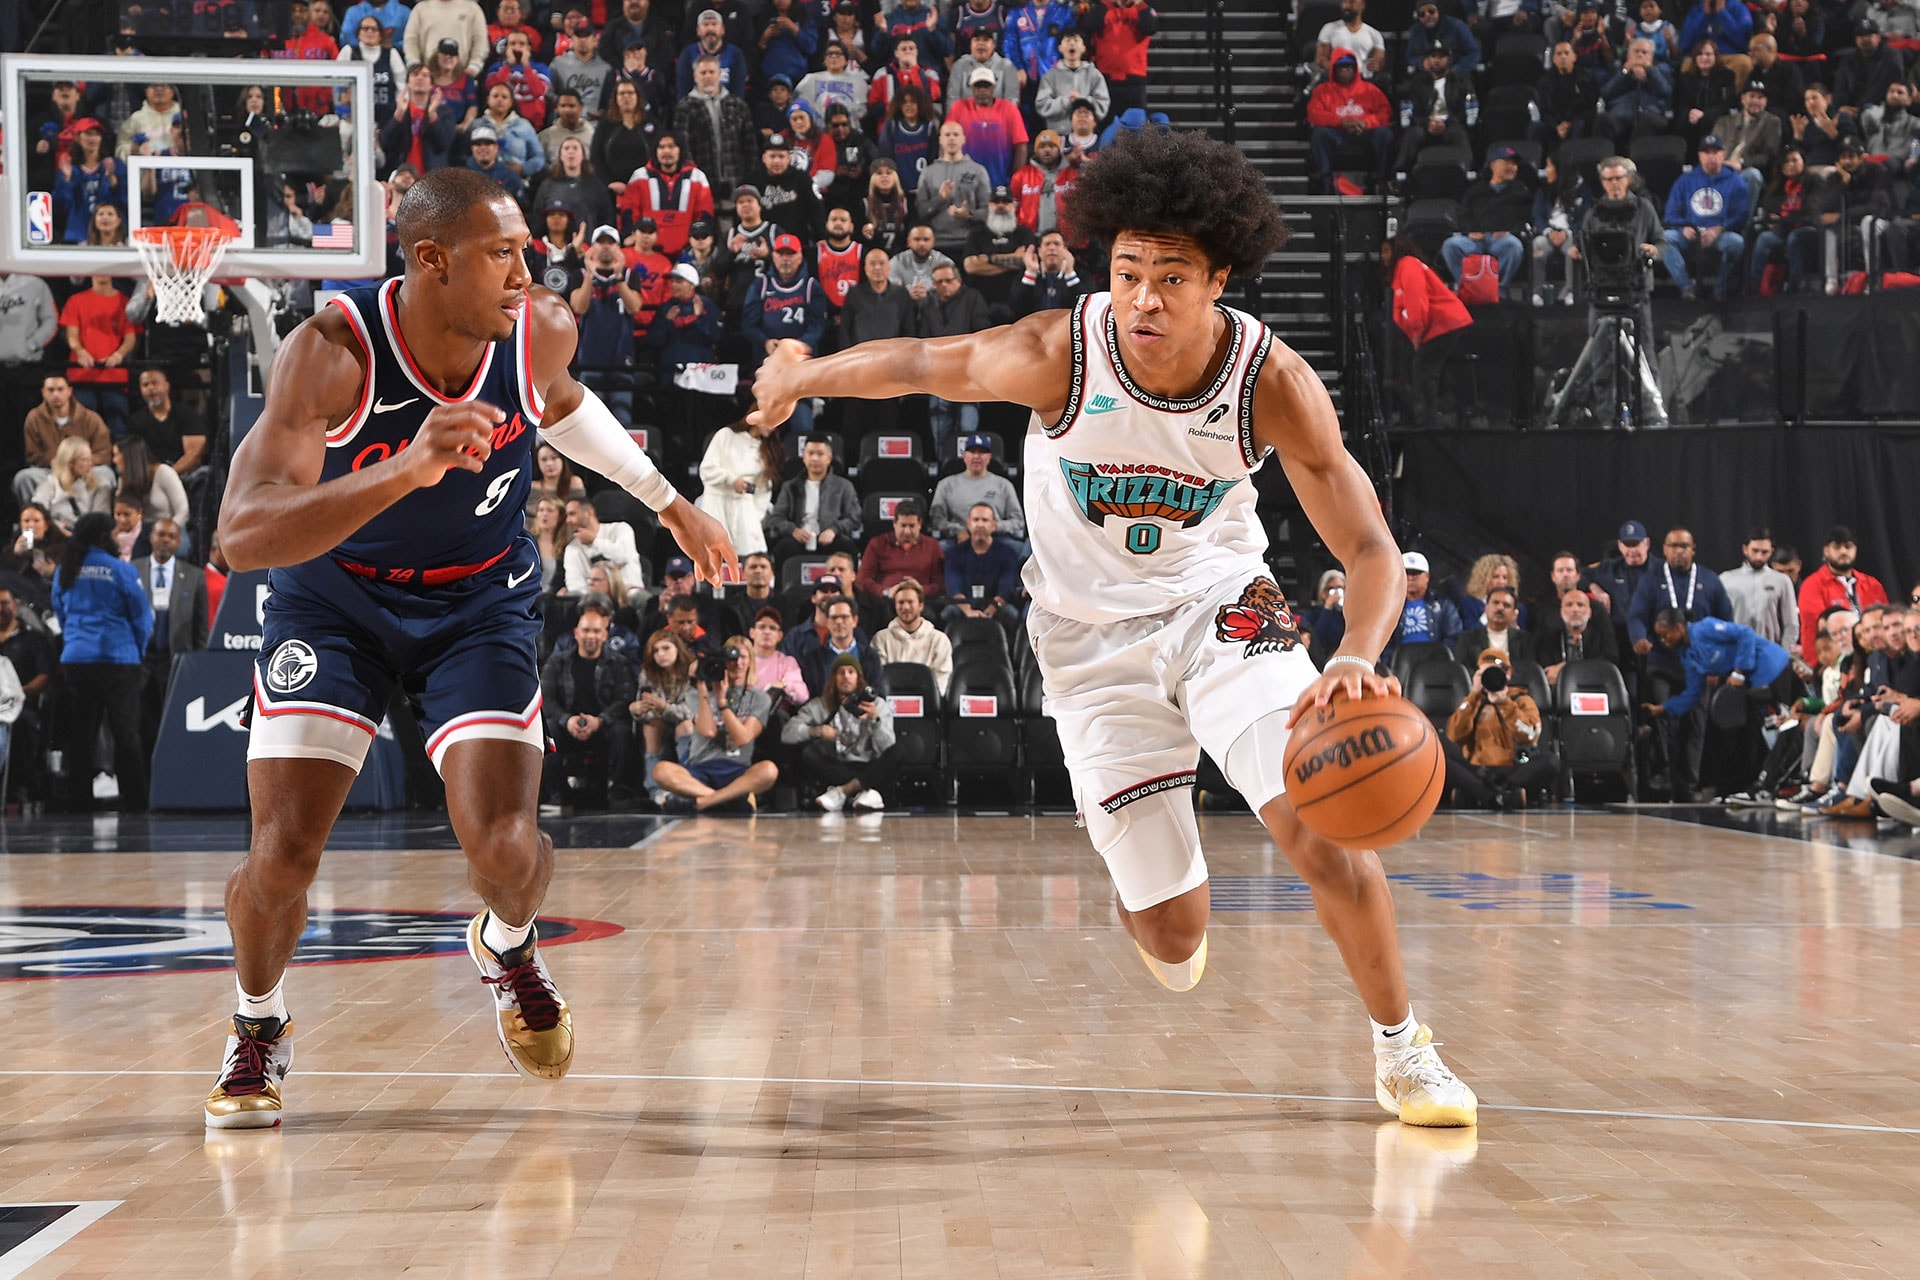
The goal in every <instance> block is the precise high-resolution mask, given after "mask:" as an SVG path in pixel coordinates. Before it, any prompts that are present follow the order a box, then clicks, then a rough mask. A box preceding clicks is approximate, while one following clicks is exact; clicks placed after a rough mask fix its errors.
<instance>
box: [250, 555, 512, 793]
mask: <svg viewBox="0 0 1920 1280" xmlns="http://www.w3.org/2000/svg"><path fill="white" fill-rule="evenodd" d="M268 585H269V587H270V588H271V594H269V595H268V597H267V603H266V610H265V627H264V632H263V637H262V640H261V644H260V658H259V660H258V661H257V662H256V663H255V664H254V672H253V695H254V701H253V724H252V736H251V739H250V741H249V743H248V747H247V758H248V759H249V760H254V759H265V758H294V759H314V760H333V761H336V762H338V763H340V764H344V765H346V766H347V767H348V768H350V769H354V770H356V771H357V770H358V769H359V768H360V765H361V763H362V761H364V760H365V759H366V755H367V749H368V748H369V747H370V746H371V745H372V743H373V736H374V733H375V731H376V730H377V729H378V727H379V724H380V721H381V718H382V717H383V716H385V715H386V713H387V706H388V703H389V701H390V699H391V698H392V696H393V690H394V688H395V686H398V687H399V688H400V689H402V690H404V691H405V693H406V695H407V699H408V702H409V703H410V704H411V705H412V707H413V712H414V715H415V716H416V717H417V718H418V720H419V722H420V731H421V732H422V733H423V734H424V735H425V736H426V740H427V754H428V755H429V756H431V757H432V758H433V763H434V767H435V768H440V767H441V762H442V760H443V758H444V757H445V755H446V750H447V748H448V747H449V746H451V745H452V744H453V743H455V742H459V741H462V740H464V739H470V738H502V739H507V740H509V741H515V742H526V743H529V744H531V745H532V746H533V747H534V748H535V749H536V750H545V748H546V741H547V739H546V730H545V727H544V725H543V724H542V723H541V720H540V669H539V659H538V654H537V651H536V649H535V641H536V640H537V639H538V638H539V635H540V628H541V619H540V608H539V606H540V554H539V551H538V549H537V548H535V546H534V545H533V542H532V541H531V540H530V539H526V538H521V539H518V540H516V541H515V542H514V544H513V546H512V548H511V549H509V550H508V552H507V554H505V555H504V556H502V557H500V559H499V560H498V561H497V562H496V563H494V564H492V565H490V566H488V567H487V568H485V569H482V570H480V571H479V572H478V573H475V574H473V575H471V576H470V577H466V578H462V579H460V580H458V581H455V582H449V583H444V584H441V585H438V586H432V587H406V586H398V585H395V584H392V583H387V582H376V581H374V580H372V579H370V578H363V577H360V576H358V575H356V574H353V573H349V572H348V571H347V570H346V569H344V568H342V567H341V566H340V565H339V564H337V563H336V562H335V561H334V560H333V559H331V558H330V557H327V556H321V557H320V558H318V559H315V560H309V561H307V562H306V563H305V564H299V565H294V566H292V567H291V568H286V569H275V570H274V571H273V572H272V573H271V574H270V575H269V576H268Z"/></svg>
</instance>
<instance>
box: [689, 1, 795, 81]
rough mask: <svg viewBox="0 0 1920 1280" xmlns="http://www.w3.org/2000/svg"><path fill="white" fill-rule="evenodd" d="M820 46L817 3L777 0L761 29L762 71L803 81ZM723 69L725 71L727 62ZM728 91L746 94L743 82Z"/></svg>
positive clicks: (789, 79) (764, 73) (763, 73)
mask: <svg viewBox="0 0 1920 1280" xmlns="http://www.w3.org/2000/svg"><path fill="white" fill-rule="evenodd" d="M819 47H820V29H819V27H818V26H816V25H815V23H814V6H813V5H811V4H802V3H800V0H773V12H772V13H770V14H769V15H767V25H766V26H765V27H764V28H762V29H761V32H760V74H761V75H762V76H785V77H787V80H788V81H789V82H790V83H791V84H799V83H800V81H801V80H802V79H804V78H805V77H806V74H807V72H809V71H811V70H812V69H813V54H814V50H816V49H818V48H819ZM689 66H691V64H689ZM721 70H722V72H723V73H724V71H725V65H724V64H722V68H721ZM727 90H728V92H730V93H737V94H739V95H740V96H742V97H745V96H746V93H745V86H744V84H741V83H736V84H729V85H728V86H727ZM681 96H682V97H685V96H686V95H685V94H682V95H681Z"/></svg>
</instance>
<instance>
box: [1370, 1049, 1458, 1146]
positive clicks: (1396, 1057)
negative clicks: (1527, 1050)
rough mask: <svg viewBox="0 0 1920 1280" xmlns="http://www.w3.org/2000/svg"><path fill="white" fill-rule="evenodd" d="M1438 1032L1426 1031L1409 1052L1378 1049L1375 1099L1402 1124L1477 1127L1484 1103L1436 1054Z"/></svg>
mask: <svg viewBox="0 0 1920 1280" xmlns="http://www.w3.org/2000/svg"><path fill="white" fill-rule="evenodd" d="M1435 1048H1436V1046H1435V1045H1434V1043H1433V1031H1432V1029H1431V1028H1429V1027H1424V1026H1423V1027H1421V1028H1420V1029H1419V1030H1418V1031H1417V1032H1415V1033H1414V1037H1413V1043H1412V1044H1410V1045H1408V1046H1407V1047H1406V1048H1404V1049H1395V1048H1392V1047H1391V1046H1386V1045H1382V1046H1379V1047H1376V1048H1375V1049H1374V1051H1373V1060H1374V1072H1373V1096H1374V1097H1375V1099H1377V1100H1378V1101H1379V1103H1380V1105H1381V1107H1382V1108H1384V1109H1385V1110H1386V1111H1387V1113H1388V1114H1390V1115H1395V1116H1398V1117H1400V1123H1401V1124H1413V1125H1422V1126H1426V1127H1431V1128H1436V1129H1452V1128H1461V1127H1463V1126H1466V1125H1470V1124H1477V1123H1478V1122H1479V1118H1480V1099H1478V1098H1477V1097H1475V1096H1474V1093H1473V1090H1472V1089H1469V1088H1468V1087H1467V1086H1466V1083H1465V1082H1464V1081H1462V1080H1461V1079H1460V1077H1458V1076H1456V1075H1454V1074H1453V1072H1451V1071H1449V1070H1447V1064H1446V1063H1444V1062H1442V1061H1440V1055H1439V1054H1438V1053H1437V1052H1435Z"/></svg>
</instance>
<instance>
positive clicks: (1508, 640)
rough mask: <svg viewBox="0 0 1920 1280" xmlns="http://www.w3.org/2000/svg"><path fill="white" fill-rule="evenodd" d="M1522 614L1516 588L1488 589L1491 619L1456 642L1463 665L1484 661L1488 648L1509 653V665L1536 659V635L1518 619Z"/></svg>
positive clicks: (1458, 656) (1454, 644)
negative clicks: (1523, 626)
mask: <svg viewBox="0 0 1920 1280" xmlns="http://www.w3.org/2000/svg"><path fill="white" fill-rule="evenodd" d="M1519 616H1520V601H1519V598H1518V597H1517V596H1515V595H1514V593H1513V588H1512V587H1490V588H1488V590H1487V620H1486V621H1485V622H1484V623H1483V624H1481V625H1480V626H1477V627H1475V628H1473V630H1471V631H1463V632H1461V633H1460V638H1459V639H1458V640H1456V641H1454V642H1453V656H1454V658H1455V659H1456V660H1458V662H1459V663H1460V665H1461V666H1463V667H1469V668H1471V667H1475V666H1478V665H1479V663H1480V655H1481V654H1482V653H1484V652H1486V651H1487V650H1488V649H1498V650H1500V651H1501V652H1502V653H1504V654H1506V655H1507V658H1508V660H1509V661H1508V665H1509V666H1511V665H1512V664H1513V663H1515V662H1532V661H1533V637H1532V636H1530V635H1528V634H1527V633H1526V632H1524V631H1522V630H1521V629H1520V628H1519V627H1518V626H1517V625H1515V623H1516V620H1517V619H1518V618H1519Z"/></svg>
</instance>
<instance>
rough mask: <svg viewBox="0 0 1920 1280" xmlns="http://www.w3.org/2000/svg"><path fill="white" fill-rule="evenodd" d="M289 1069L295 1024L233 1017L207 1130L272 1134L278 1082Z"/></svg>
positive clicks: (278, 1113)
mask: <svg viewBox="0 0 1920 1280" xmlns="http://www.w3.org/2000/svg"><path fill="white" fill-rule="evenodd" d="M292 1065H293V1024H292V1023H291V1022H283V1021H282V1020H281V1019H279V1018H243V1017H241V1016H240V1015H239V1014H237V1013H236V1014H235V1015H234V1016H233V1032H232V1034H230V1035H229V1036H228V1037H227V1056H226V1058H225V1060H224V1061H222V1062H221V1064H220V1080H219V1083H217V1084H215V1085H214V1086H213V1092H212V1093H209V1094H208V1095H207V1102H206V1107H205V1111H206V1117H207V1128H209V1129H272V1128H276V1127H278V1126H279V1124H280V1118H281V1109H280V1082H281V1081H283V1080H285V1079H286V1078H287V1068H289V1067H291V1066H292Z"/></svg>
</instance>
